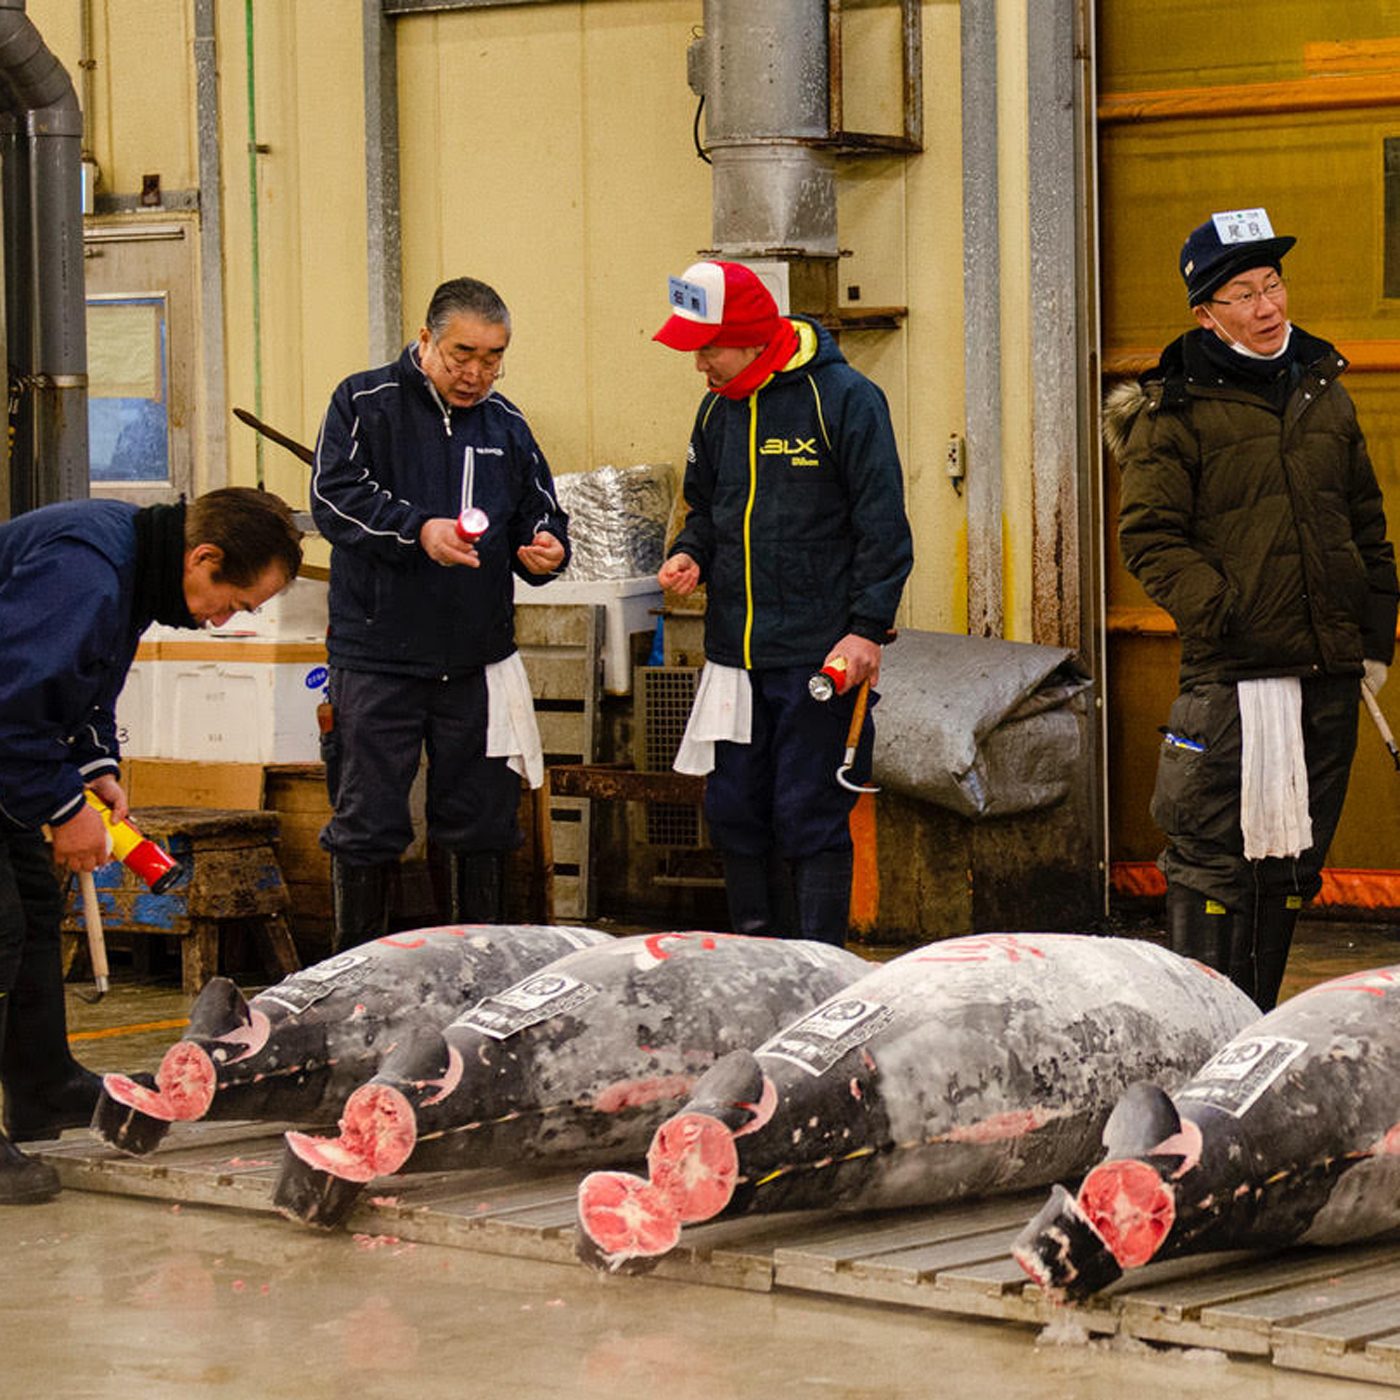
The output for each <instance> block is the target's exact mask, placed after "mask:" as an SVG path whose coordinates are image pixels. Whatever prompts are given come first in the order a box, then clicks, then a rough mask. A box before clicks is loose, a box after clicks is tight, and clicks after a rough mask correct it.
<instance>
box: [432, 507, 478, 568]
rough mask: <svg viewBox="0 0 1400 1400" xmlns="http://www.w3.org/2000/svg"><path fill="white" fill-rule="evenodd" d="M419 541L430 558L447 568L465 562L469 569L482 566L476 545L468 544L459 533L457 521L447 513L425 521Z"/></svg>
mask: <svg viewBox="0 0 1400 1400" xmlns="http://www.w3.org/2000/svg"><path fill="white" fill-rule="evenodd" d="M418 543H419V544H420V545H422V546H423V553H424V554H426V555H427V556H428V558H429V559H431V560H432V561H433V562H434V563H435V564H441V565H442V566H443V568H445V569H447V568H451V567H452V566H453V565H454V564H465V565H466V566H467V568H469V569H479V568H480V567H481V559H480V558H479V557H478V555H477V552H476V546H475V545H473V544H468V543H467V542H466V540H464V539H463V538H462V537H461V535H459V534H458V533H457V522H456V521H455V520H452V519H449V518H448V517H447V516H445V515H435V516H434V517H433V518H432V519H431V520H425V521H424V522H423V528H422V529H421V530H419V531H418Z"/></svg>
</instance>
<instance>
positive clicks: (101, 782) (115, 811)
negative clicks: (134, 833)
mask: <svg viewBox="0 0 1400 1400" xmlns="http://www.w3.org/2000/svg"><path fill="white" fill-rule="evenodd" d="M88 786H89V787H90V788H91V789H92V791H93V794H94V795H95V796H97V797H100V798H101V799H102V800H103V801H104V802H105V803H106V804H107V805H108V806H109V807H110V808H111V809H112V820H113V821H114V822H124V821H125V820H126V819H127V818H128V817H129V816H130V815H131V806H130V804H129V803H128V802H127V800H126V789H125V788H124V787H122V785H121V784H120V783H119V782H118V781H117V779H116V775H115V774H113V773H104V774H103V775H102V776H101V777H100V778H94V779H93V780H92V781H91V782H90V783H89V784H88Z"/></svg>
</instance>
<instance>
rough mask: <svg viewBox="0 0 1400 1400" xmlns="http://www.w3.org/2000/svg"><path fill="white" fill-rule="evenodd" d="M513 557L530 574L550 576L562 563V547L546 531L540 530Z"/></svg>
mask: <svg viewBox="0 0 1400 1400" xmlns="http://www.w3.org/2000/svg"><path fill="white" fill-rule="evenodd" d="M515 555H516V558H517V559H519V560H520V562H521V563H522V564H524V565H525V567H526V568H527V569H529V571H530V572H531V573H532V574H552V573H553V572H554V571H555V569H557V568H558V567H559V566H560V564H562V563H563V562H564V546H563V545H562V544H560V542H559V541H558V540H557V539H555V538H554V536H553V535H551V534H550V533H549V531H548V530H540V531H539V532H538V533H537V534H536V535H535V538H534V539H532V540H531V541H530V543H529V544H522V545H521V546H520V548H519V549H517V550H516V551H515Z"/></svg>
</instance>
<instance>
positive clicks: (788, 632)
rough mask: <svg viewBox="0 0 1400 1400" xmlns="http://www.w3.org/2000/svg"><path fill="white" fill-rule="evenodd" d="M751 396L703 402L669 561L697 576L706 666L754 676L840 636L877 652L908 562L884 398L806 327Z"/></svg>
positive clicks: (820, 649)
mask: <svg viewBox="0 0 1400 1400" xmlns="http://www.w3.org/2000/svg"><path fill="white" fill-rule="evenodd" d="M791 319H792V323H793V325H794V326H795V327H796V328H797V332H798V349H797V352H796V354H795V355H794V356H793V358H792V359H791V360H789V361H788V363H787V364H786V365H785V366H784V367H783V369H781V370H779V371H778V372H777V373H776V374H773V375H771V376H770V377H769V378H768V379H767V380H765V381H764V383H763V384H761V385H760V386H759V387H758V389H756V390H755V391H754V392H753V393H752V394H750V395H749V396H748V397H747V398H745V399H741V400H734V399H727V398H725V397H724V396H723V395H721V394H715V393H707V394H706V395H705V398H704V400H703V401H702V403H701V404H700V410H699V412H698V413H697V415H696V418H695V427H694V430H693V431H692V433H691V437H690V447H689V450H688V453H687V459H686V471H685V500H686V505H687V506H688V507H689V514H688V515H687V517H686V521H685V525H684V526H683V527H682V529H681V531H680V533H679V534H678V535H677V536H676V539H675V541H674V542H673V544H672V546H671V549H670V553H671V554H679V553H684V554H688V555H690V557H691V558H692V559H694V560H695V562H696V563H697V564H699V566H700V577H701V581H702V582H703V583H704V584H705V585H706V587H707V590H708V598H707V604H706V610H705V655H706V658H707V659H708V660H710V661H714V662H718V663H719V664H721V665H725V666H742V667H744V668H745V669H749V670H760V669H768V668H777V667H785V666H811V667H812V668H813V669H814V670H815V669H816V668H817V667H819V666H820V665H821V663H822V662H823V661H824V660H825V658H826V654H827V651H828V650H829V648H830V647H831V645H832V643H833V642H836V641H839V640H840V638H842V637H844V636H845V635H846V634H847V633H848V632H854V633H856V634H857V635H858V636H862V637H868V638H870V640H871V641H875V642H883V641H884V640H885V639H886V635H887V633H888V631H889V629H890V628H891V627H892V626H893V625H894V619H895V612H896V610H897V609H898V607H899V599H900V594H901V593H902V592H903V589H904V580H905V579H906V578H907V577H908V575H909V570H910V568H911V566H912V564H913V560H914V546H913V538H912V536H911V534H910V530H909V521H908V519H907V517H906V515H905V511H904V478H903V472H902V471H901V469H900V464H899V452H898V450H897V449H896V447H895V441H894V430H893V428H892V427H891V425H890V414H889V407H888V405H887V404H886V402H885V396H884V394H883V393H881V391H880V390H879V388H878V387H877V386H876V385H875V384H873V383H872V382H871V381H870V380H869V379H867V378H866V377H865V376H864V375H863V374H861V373H859V372H858V371H857V370H854V369H852V368H851V366H850V365H848V364H847V363H846V360H845V357H844V356H843V355H842V354H841V352H840V350H839V349H838V348H837V346H836V342H835V341H834V340H833V339H832V338H831V336H829V335H828V334H827V333H826V331H825V330H823V329H822V327H821V326H819V325H818V324H817V323H816V322H815V321H812V320H809V319H808V318H806V317H803V316H794V317H792V318H791Z"/></svg>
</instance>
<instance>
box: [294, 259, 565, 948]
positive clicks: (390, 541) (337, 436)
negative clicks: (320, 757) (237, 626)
mask: <svg viewBox="0 0 1400 1400" xmlns="http://www.w3.org/2000/svg"><path fill="white" fill-rule="evenodd" d="M510 334H511V326H510V313H509V312H508V311H507V309H506V306H505V304H504V302H502V300H501V298H500V297H499V295H497V293H496V292H495V291H494V290H493V289H492V288H491V287H489V286H487V285H486V284H485V283H484V282H478V281H476V280H475V279H473V278H468V277H461V278H457V279H455V280H453V281H450V282H444V283H443V284H442V285H441V286H440V287H438V289H437V290H436V291H435V292H434V293H433V296H432V300H431V302H430V303H429V306H428V314H427V317H426V324H425V325H424V326H423V328H422V330H421V331H419V333H418V339H417V341H416V342H414V343H412V344H410V345H409V346H407V347H406V348H405V350H404V351H403V353H402V354H401V355H400V356H399V358H398V359H397V361H395V362H394V363H393V364H389V365H384V366H382V367H381V368H379V369H373V370H368V371H365V372H363V373H361V374H356V375H352V376H351V377H350V378H349V379H347V380H345V381H344V382H343V383H342V384H341V385H340V386H339V387H338V388H337V389H336V391H335V394H334V396H333V397H332V399H331V403H330V407H329V408H328V409H327V411H326V417H325V421H324V423H323V424H322V426H321V432H320V436H319V438H318V440H317V444H316V463H315V467H314V469H313V474H312V487H311V510H312V515H313V517H314V518H315V521H316V524H317V527H318V528H319V529H320V531H321V533H322V535H324V536H325V538H326V539H328V540H329V541H330V542H331V544H332V546H333V549H332V553H331V582H330V631H329V637H328V648H329V658H330V667H331V673H330V687H329V690H330V695H329V698H330V702H331V709H332V715H333V720H332V728H331V729H330V730H329V731H328V732H327V733H326V735H325V736H324V740H323V751H324V753H325V758H326V780H327V785H328V788H329V792H330V798H331V804H332V806H333V808H334V813H333V815H332V817H331V820H330V821H329V822H328V823H327V824H326V827H325V829H324V830H323V831H322V833H321V844H322V845H323V846H324V847H325V849H326V850H328V851H329V852H330V854H331V889H332V896H333V903H334V909H335V939H336V946H337V947H344V946H350V945H352V944H356V943H362V942H364V941H365V940H366V939H370V938H375V937H379V936H382V935H383V934H384V932H385V931H386V929H387V921H388V908H389V892H390V888H391V887H390V883H389V882H390V876H391V875H392V873H393V872H394V871H395V870H396V868H397V865H398V859H399V856H400V855H401V854H402V852H403V851H404V849H405V848H406V847H407V846H408V844H409V843H410V841H411V840H412V839H413V826H412V819H411V816H410V813H409V791H410V788H411V787H412V784H413V780H414V777H415V775H416V774H417V772H418V766H419V761H420V756H421V754H422V753H423V751H424V749H425V747H426V752H427V755H428V774H427V822H428V842H429V854H430V858H431V860H432V862H433V872H434V883H435V885H436V887H437V891H438V900H439V903H440V904H441V906H442V908H441V911H440V912H441V914H442V916H443V917H444V918H446V919H447V920H448V921H450V922H453V923H462V922H498V921H499V920H500V918H501V915H502V888H503V877H504V863H505V856H506V854H507V853H508V852H510V851H511V850H513V849H515V847H517V846H518V845H519V844H520V842H521V841H522V839H523V837H522V834H521V831H520V825H519V822H518V820H517V816H516V813H517V810H518V808H519V802H520V779H519V776H518V775H517V773H516V772H515V771H512V769H511V767H510V766H509V759H508V758H507V757H505V756H504V755H503V754H499V753H495V752H488V749H490V748H491V747H492V746H491V745H489V744H488V740H487V734H488V723H490V725H491V729H492V731H493V732H496V730H497V727H498V725H497V721H499V720H500V717H501V715H502V714H503V713H504V712H505V710H506V708H507V704H508V700H509V698H510V696H511V694H514V695H515V696H516V697H517V699H518V697H519V696H520V693H521V688H522V687H524V689H525V694H527V695H528V686H527V685H526V683H525V682H524V670H523V666H521V664H520V661H519V656H518V653H517V652H516V648H515V626H514V603H513V598H514V579H515V577H517V576H518V577H520V578H523V579H524V580H525V581H526V582H527V583H530V584H543V583H547V582H548V581H549V579H550V578H552V577H553V576H554V575H555V574H557V573H558V572H559V570H560V569H562V568H563V567H564V566H565V565H566V564H567V563H568V558H569V542H568V516H567V515H566V514H565V512H564V511H563V510H561V509H560V507H559V504H558V502H557V500H556V499H555V494H554V481H553V478H552V476H551V475H550V470H549V464H548V463H547V462H546V461H545V458H544V454H543V453H542V452H541V451H540V449H539V447H538V445H537V444H536V442H535V439H534V436H533V434H532V433H531V432H530V428H529V425H528V424H527V423H526V421H525V417H524V415H523V414H522V413H521V412H520V410H519V409H518V408H517V407H516V406H515V405H514V404H513V403H511V402H510V400H509V399H507V398H505V397H504V395H501V394H498V393H497V392H496V390H495V385H496V380H497V379H498V378H499V377H500V375H501V372H502V361H503V358H504V355H505V351H506V347H507V346H508V345H509V343H510ZM459 525H460V526H461V529H459ZM493 709H494V710H495V714H494V715H493V714H492V711H493ZM511 709H512V712H513V713H515V714H517V715H519V714H520V712H521V710H522V709H523V710H525V711H526V712H527V716H526V722H527V723H529V724H533V714H532V713H530V712H529V707H528V705H525V706H520V705H519V704H517V705H515V706H514V707H511Z"/></svg>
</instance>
